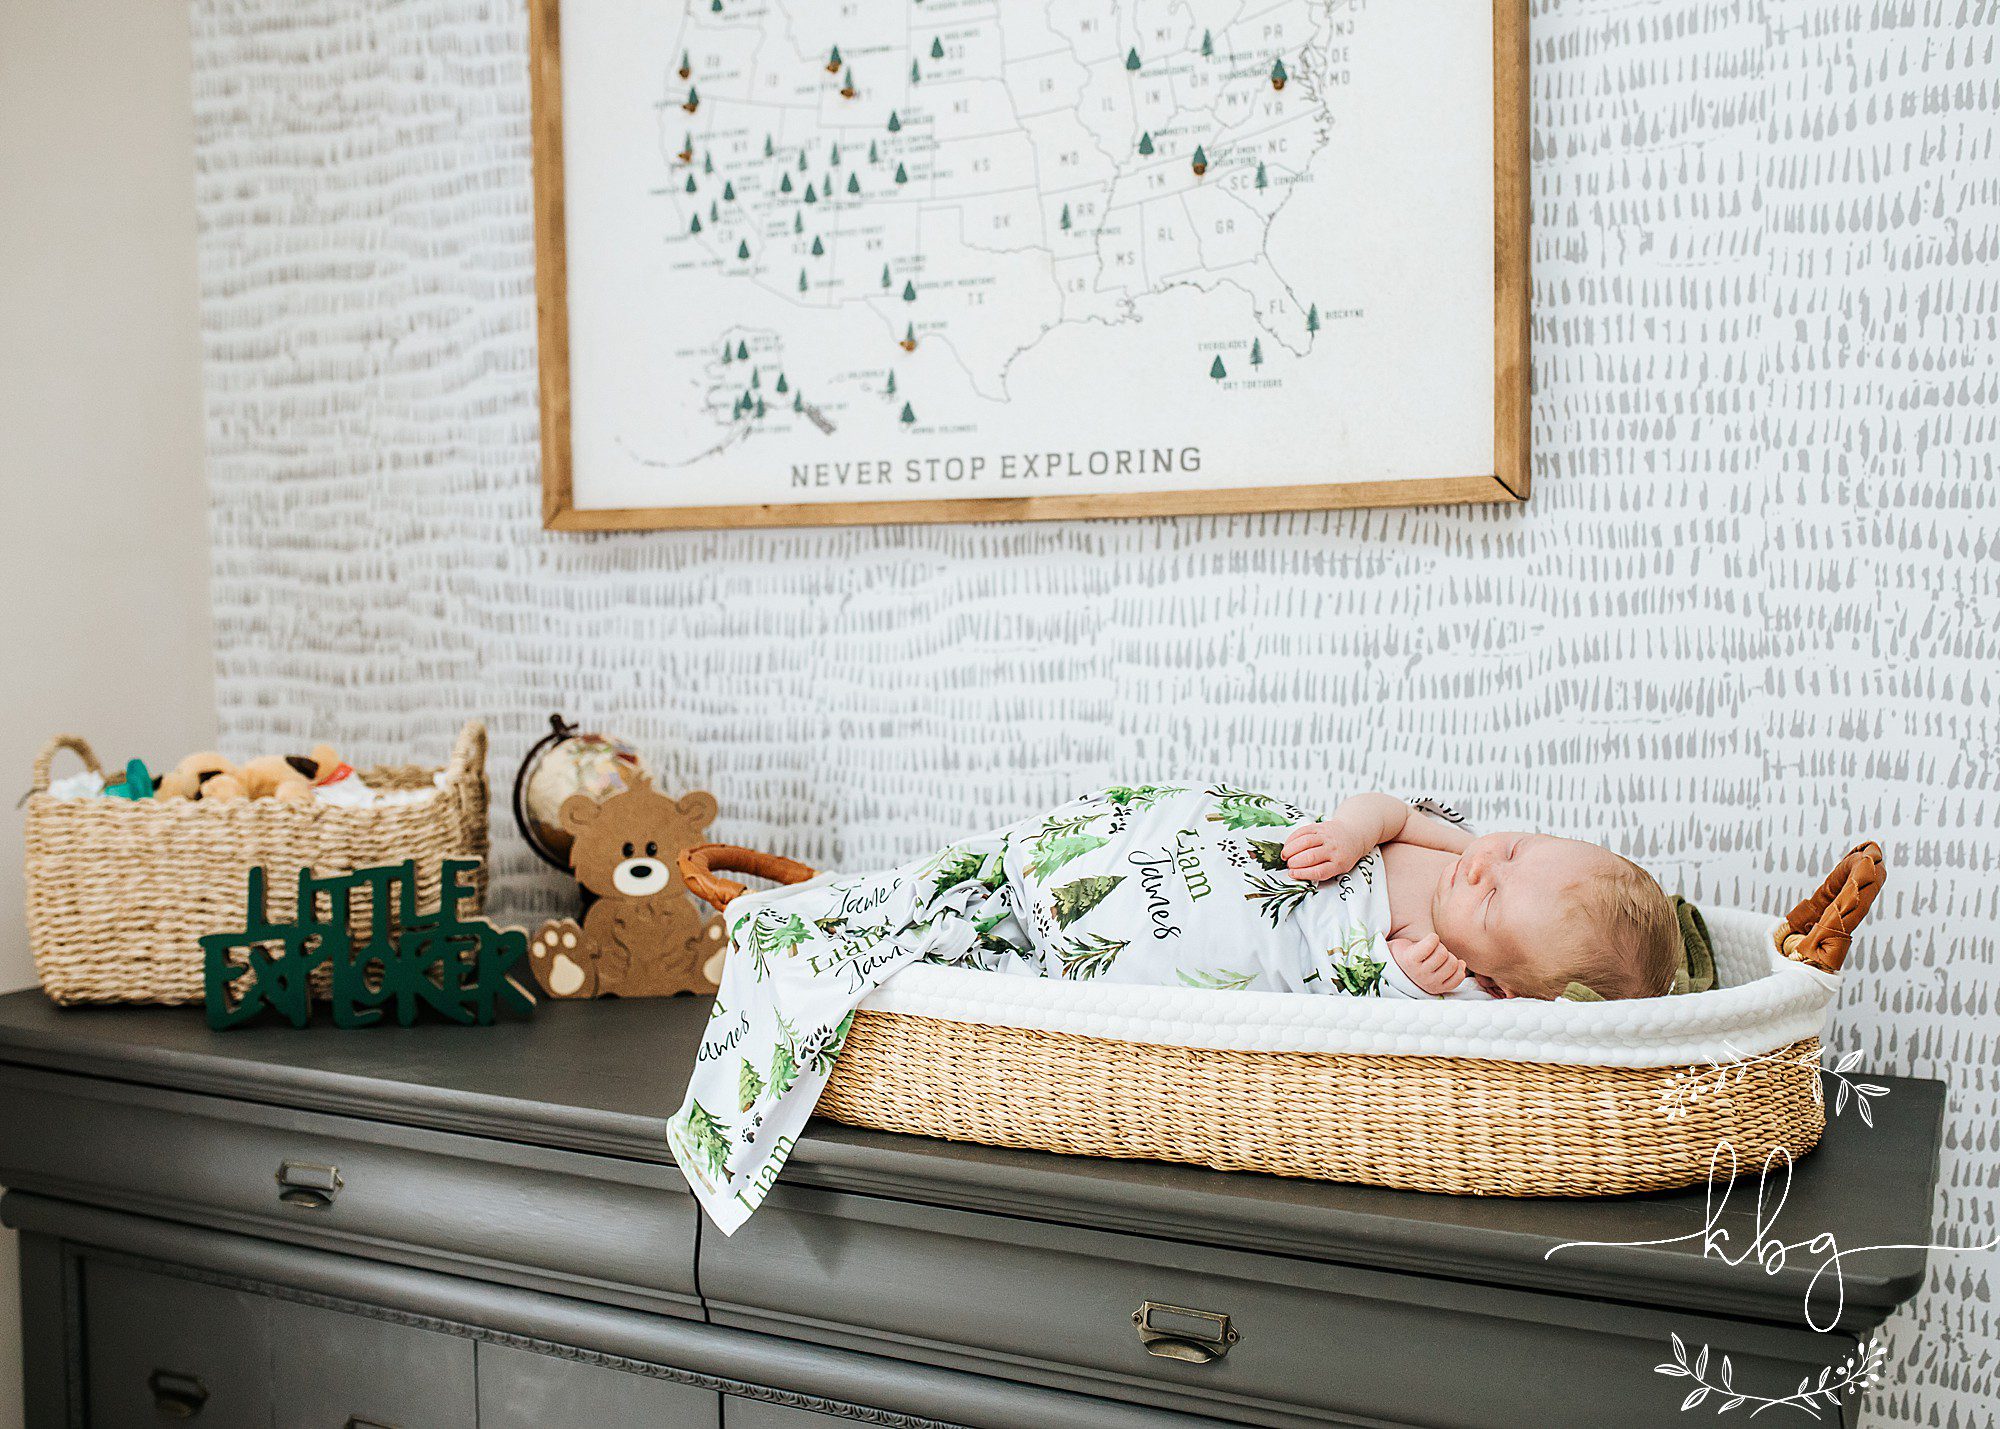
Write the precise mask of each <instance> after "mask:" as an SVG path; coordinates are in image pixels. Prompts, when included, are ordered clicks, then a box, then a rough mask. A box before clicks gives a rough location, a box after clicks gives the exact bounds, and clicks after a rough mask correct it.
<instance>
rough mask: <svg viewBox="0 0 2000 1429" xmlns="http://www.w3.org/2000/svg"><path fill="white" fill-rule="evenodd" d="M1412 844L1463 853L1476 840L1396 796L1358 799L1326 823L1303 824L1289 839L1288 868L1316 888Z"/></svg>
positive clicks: (1340, 809) (1286, 859)
mask: <svg viewBox="0 0 2000 1429" xmlns="http://www.w3.org/2000/svg"><path fill="white" fill-rule="evenodd" d="M1397 842H1401V843H1409V844H1415V845H1416V846H1417V847H1418V848H1431V849H1438V850H1440V851H1441V852H1444V853H1463V852H1465V846H1466V845H1467V844H1469V843H1471V842H1472V835H1470V834H1468V833H1467V832H1466V831H1465V830H1464V829H1462V828H1459V827H1458V826H1457V825H1456V824H1447V823H1445V822H1444V821H1443V820H1442V819H1433V818H1430V817H1429V816H1427V815H1424V814H1420V813H1418V812H1417V811H1416V810H1415V809H1412V808H1411V807H1410V806H1409V805H1408V804H1406V803H1404V802H1403V801H1402V800H1401V799H1398V798H1397V797H1396V796H1395V795H1393V794H1356V795H1355V796H1354V797H1353V798H1351V799H1349V800H1347V801H1346V802H1345V803H1343V804H1342V805H1341V806H1340V807H1339V808H1338V809H1336V810H1334V812H1333V817H1332V818H1330V819H1328V820H1326V821H1325V822H1324V823H1318V824H1301V825H1299V826H1298V828H1296V829H1294V830H1292V836H1291V837H1290V838H1288V839H1286V840H1285V867H1286V868H1288V869H1290V870H1291V874H1292V877H1294V878H1300V879H1304V880H1306V881H1308V882H1311V883H1319V882H1323V881H1324V880H1326V879H1329V878H1338V877H1339V876H1340V875H1341V874H1343V873H1346V872H1348V871H1349V870H1350V869H1352V868H1353V867H1354V865H1355V864H1357V863H1359V862H1361V860H1362V859H1364V858H1366V857H1367V856H1368V851H1369V850H1370V849H1372V848H1375V847H1376V846H1377V845H1379V844H1386V843H1397Z"/></svg>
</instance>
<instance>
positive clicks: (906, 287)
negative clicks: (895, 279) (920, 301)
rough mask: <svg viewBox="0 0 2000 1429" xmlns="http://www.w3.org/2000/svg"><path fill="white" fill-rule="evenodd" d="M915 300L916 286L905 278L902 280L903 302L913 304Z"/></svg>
mask: <svg viewBox="0 0 2000 1429" xmlns="http://www.w3.org/2000/svg"><path fill="white" fill-rule="evenodd" d="M916 300H917V285H916V284H915V283H912V282H910V281H909V280H908V279H907V278H906V279H904V280H903V301H904V302H906V303H914V302H915V301H916Z"/></svg>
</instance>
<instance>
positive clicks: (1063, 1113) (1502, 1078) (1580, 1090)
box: [681, 843, 1883, 1196]
mask: <svg viewBox="0 0 2000 1429" xmlns="http://www.w3.org/2000/svg"><path fill="white" fill-rule="evenodd" d="M717 870H730V871H735V872H742V873H749V874H752V875H755V876H757V877H761V878H766V879H770V880H773V881H775V882H778V883H796V882H800V881H802V880H804V879H806V878H809V877H811V876H813V870H812V869H810V868H808V867H806V866H805V865H804V864H801V863H797V862H795V861H793V860H791V859H784V858H779V857H777V856H776V855H772V854H765V853H759V852H757V851H755V850H750V849H741V848H734V847H730V846H726V845H715V844H711V845H705V846H702V847H699V848H694V849H689V850H688V851H687V852H685V853H683V854H682V855H681V871H682V874H683V876H684V877H685V878H686V880H687V883H688V886H689V888H690V889H692V890H693V891H694V892H695V893H697V894H698V895H700V896H701V897H702V898H704V899H706V900H708V901H709V902H710V903H712V904H713V905H715V906H716V907H717V908H721V907H723V906H725V905H726V904H727V903H728V902H729V901H730V900H731V899H732V898H734V897H736V896H737V895H738V894H741V893H743V892H745V891H746V889H745V888H744V885H742V884H741V883H738V882H735V881H734V880H731V879H727V878H723V877H720V876H718V873H717ZM1882 878H1883V867H1882V854H1881V849H1880V848H1878V847H1877V846H1876V845H1874V844H1872V843H1869V844H1863V845H1861V846H1860V847H1858V848H1856V849H1854V850H1853V851H1852V852H1850V853H1849V854H1848V855H1847V856H1846V858H1844V859H1843V860H1842V861H1841V863H1840V866H1839V867H1838V868H1836V869H1835V870H1834V872H1833V873H1832V874H1831V875H1829V876H1828V878H1827V879H1826V881H1825V883H1824V884H1823V885H1822V886H1821V887H1820V889H1819V890H1818V891H1817V892H1816V893H1814V894H1813V895H1812V896H1811V897H1809V898H1807V899H1805V900H1804V901H1803V902H1801V903H1800V904H1799V905H1798V906H1797V907H1796V908H1794V909H1793V910H1792V912H1791V914H1790V915H1789V916H1788V917H1787V919H1786V920H1785V921H1784V923H1782V924H1780V925H1779V926H1778V929H1777V931H1776V933H1775V934H1774V941H1775V942H1776V944H1777V949H1778V951H1779V952H1780V953H1781V954H1783V955H1784V956H1785V957H1788V958H1792V959H1794V960H1796V961H1799V962H1801V963H1804V964H1806V965H1808V966H1811V967H1816V968H1818V969H1820V970H1821V971H1823V972H1828V973H1837V972H1838V971H1839V970H1840V967H1841V965H1842V963H1843V962H1844V960H1845V958H1846V955H1847V949H1848V944H1849V941H1850V939H1851V937H1852V935H1853V932H1854V929H1855V926H1856V925H1857V924H1858V923H1859V922H1860V921H1861V918H1862V916H1863V915H1864V914H1866V912H1867V910H1868V907H1869V905H1870V904H1871V903H1872V902H1873V900H1874V897H1875V894H1876V892H1877V891H1878V890H1879V889H1880V887H1881V884H1882ZM1212 995H1213V996H1216V997H1229V996H1232V995H1233V994H1230V993H1215V994H1212ZM1694 995H1695V996H1703V995H1704V994H1694ZM1819 1051H1820V1048H1819V1041H1818V1039H1817V1038H1816V1037H1813V1038H1805V1039H1802V1040H1799V1041H1797V1042H1794V1043H1793V1044H1791V1045H1790V1046H1787V1047H1784V1048H1781V1049H1778V1050H1774V1051H1771V1052H1768V1053H1766V1054H1764V1055H1760V1056H1756V1057H1748V1058H1744V1059H1741V1060H1740V1061H1736V1062H1731V1063H1726V1064H1723V1065H1721V1066H1717V1065H1716V1064H1713V1063H1702V1064H1699V1065H1669V1066H1658V1067H1607V1066H1581V1065H1572V1064H1568V1063H1556V1062H1542V1061H1508V1060H1498V1059H1492V1058H1483V1057H1482V1058H1472V1057H1434V1056H1420V1055H1393V1056H1386V1055H1385V1056H1375V1055H1357V1054H1327V1053H1307V1052H1260V1051H1237V1050H1216V1049H1207V1048H1198V1047H1184V1046H1163V1045H1158V1044H1154V1043H1146V1042H1130V1041H1115V1040H1110V1039H1106V1038H1099V1037H1088V1036H1080V1035H1075V1034H1072V1033H1067V1032H1051V1031H1044V1030H1040V1029H1034V1028H1023V1027H1006V1026H994V1025H990V1024H986V1023H979V1022H961V1021H948V1020H944V1019H941V1018H933V1017H918V1016H911V1015H907V1014H899V1013H886V1012H871V1011H867V1010H863V1011H859V1012H857V1013H856V1014H855V1017H854V1024H853V1027H852V1030H851V1031H850V1033H849V1035H848V1038H847V1043H846V1045H845V1047H844V1048H843V1050H842V1052H841V1054H840V1058H839V1061H838V1062H837V1063H836V1065H835V1068H834V1073H833V1078H832V1080H831V1081H830V1082H829V1083H828V1084H827V1087H826V1089H825V1091H824V1092H823V1093H822V1094H821V1097H820V1101H819V1104H818V1108H817V1111H818V1114H819V1115H821V1116H825V1117H828V1118H830V1119H832V1120H834V1121H841V1122H846V1123H848V1124H850V1125H853V1126H865V1127H872V1128H876V1129H878V1130H882V1131H898V1132H914V1133H917V1134H919V1135H924V1136H937V1137H943V1138H945V1139H947V1140H952V1141H976V1142H983V1143H985V1144H987V1145H992V1146H1010V1147H1019V1148H1023V1149H1029V1150H1041V1151H1056V1152H1063V1153H1066V1154H1070V1155H1079V1156H1115V1157H1144V1158H1150V1159H1154V1160H1160V1161H1182V1162H1190V1163H1193V1164H1195V1165H1201V1166H1212V1167H1215V1168H1217V1169H1219V1170H1226V1171H1264V1172H1269V1173H1272V1174H1274V1175H1279V1176H1302V1177H1309V1178H1313V1179H1317V1180H1325V1181H1353V1182H1360V1183H1363V1184H1368V1185H1377V1186H1393V1187H1398V1188H1402V1189H1405V1190H1418V1191H1445V1192H1453V1193H1457V1194H1461V1195H1494V1196H1609V1195H1619V1194H1624V1193H1628V1192H1637V1191H1654V1190H1664V1189H1669V1188H1672V1187H1677V1186H1688V1185H1694V1184H1698V1183H1700V1182H1702V1181H1703V1180H1706V1179H1708V1177H1709V1176H1710V1174H1711V1168H1712V1165H1713V1163H1714V1161H1715V1158H1716V1155H1717V1150H1718V1148H1719V1147H1721V1146H1723V1145H1725V1144H1726V1145H1727V1146H1728V1147H1729V1148H1730V1150H1731V1152H1732V1153H1733V1157H1734V1160H1733V1162H1731V1163H1729V1164H1728V1165H1725V1166H1724V1167H1723V1168H1722V1169H1723V1170H1724V1171H1725V1172H1727V1171H1729V1170H1732V1169H1733V1170H1738V1171H1743V1172H1748V1171H1751V1170H1753V1169H1755V1168H1756V1167H1758V1166H1760V1165H1761V1164H1762V1163H1763V1162H1764V1160H1765V1158H1766V1157H1767V1156H1768V1155H1770V1154H1772V1153H1773V1152H1775V1151H1778V1150H1782V1151H1783V1152H1784V1153H1785V1154H1787V1155H1789V1156H1792V1157H1798V1156H1802V1155H1804V1154H1805V1153H1806V1152H1808V1151H1810V1150H1811V1149H1812V1147H1813V1146H1814V1145H1815V1144H1816V1143H1817V1142H1818V1141H1819V1137H1820V1133H1821V1132H1822V1131H1823V1130H1824V1129H1825V1126H1826V1114H1825V1108H1824V1105H1823V1100H1822V1092H1821V1084H1820V1075H1819ZM1669 1107H1672V1108H1673V1109H1674V1114H1672V1115H1668V1114H1666V1111H1667V1108H1669Z"/></svg>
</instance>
